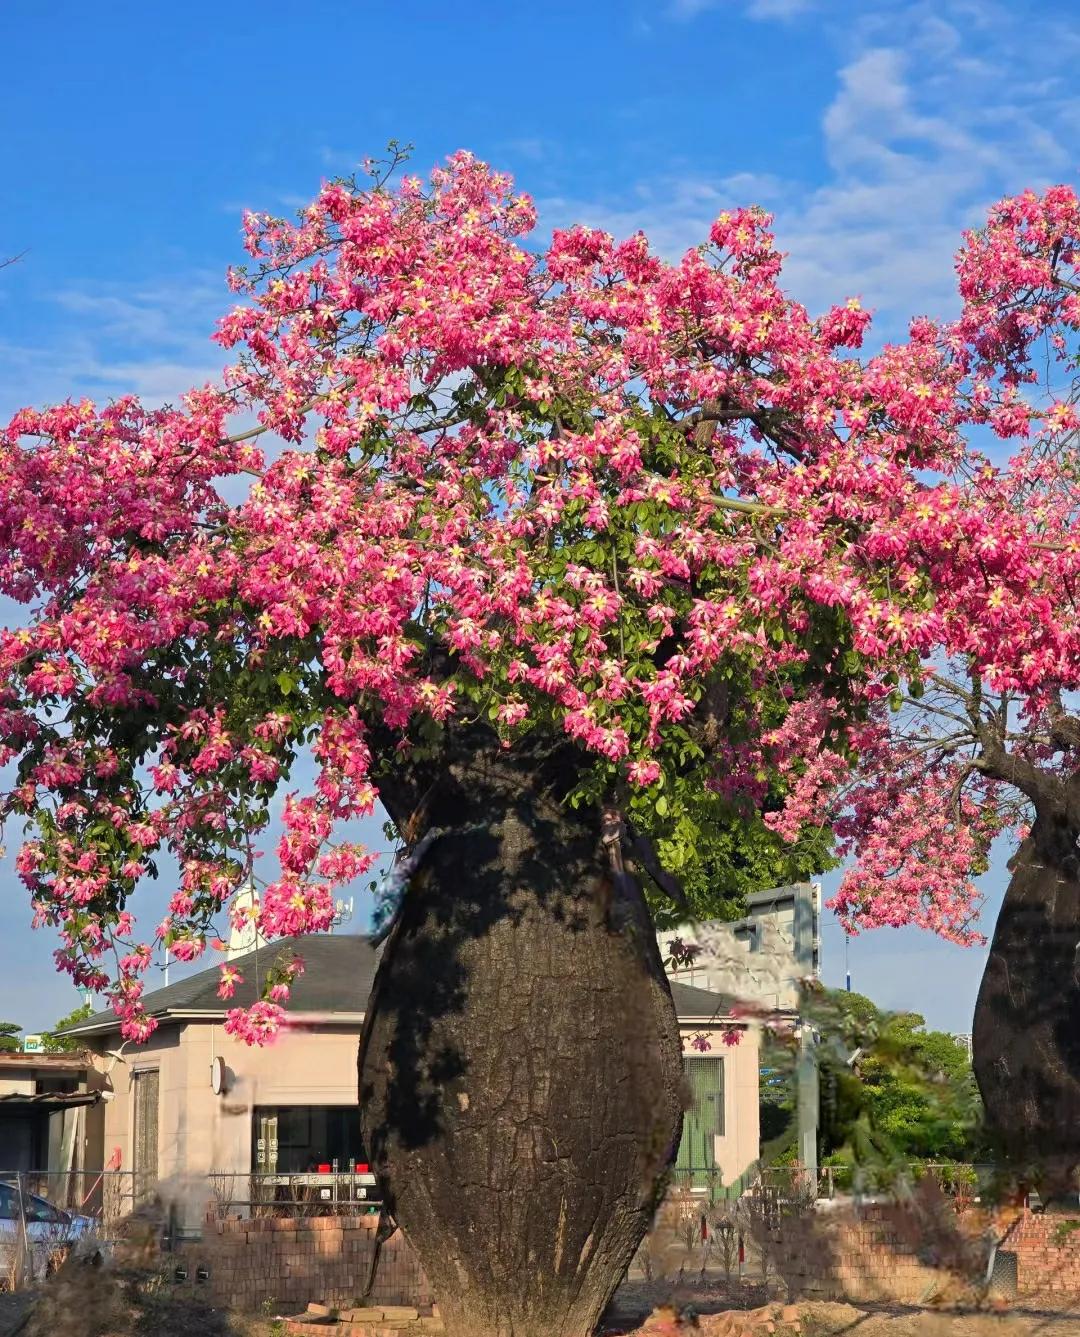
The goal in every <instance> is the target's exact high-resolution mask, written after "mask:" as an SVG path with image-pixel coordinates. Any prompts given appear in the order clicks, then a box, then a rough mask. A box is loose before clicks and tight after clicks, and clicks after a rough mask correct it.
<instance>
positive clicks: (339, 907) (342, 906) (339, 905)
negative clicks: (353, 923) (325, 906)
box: [330, 896, 353, 933]
mask: <svg viewBox="0 0 1080 1337" xmlns="http://www.w3.org/2000/svg"><path fill="white" fill-rule="evenodd" d="M352 917H353V898H352V897H351V896H350V897H349V899H348V900H347V901H343V900H340V899H339V900H336V901H335V902H334V917H333V919H332V920H331V921H330V932H331V933H333V931H334V929H336V928H340V927H341V925H342V924H347V923H348V922H349V920H350V919H352Z"/></svg>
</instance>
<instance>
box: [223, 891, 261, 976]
mask: <svg viewBox="0 0 1080 1337" xmlns="http://www.w3.org/2000/svg"><path fill="white" fill-rule="evenodd" d="M258 913H259V893H258V892H257V891H256V890H255V883H254V881H248V882H247V883H246V884H245V885H244V886H242V887H241V888H240V890H239V891H238V892H237V893H236V899H235V900H234V901H233V903H232V906H231V908H230V912H229V916H230V919H231V920H232V931H231V932H230V933H229V946H228V950H227V951H226V953H225V960H226V961H232V960H234V959H235V958H236V957H238V956H245V955H246V954H247V953H248V952H254V951H256V950H257V949H258V948H260V947H265V946H266V938H265V937H264V936H263V935H262V933H260V932H259V928H258V924H257V922H256V916H257V915H258ZM238 921H239V923H238Z"/></svg>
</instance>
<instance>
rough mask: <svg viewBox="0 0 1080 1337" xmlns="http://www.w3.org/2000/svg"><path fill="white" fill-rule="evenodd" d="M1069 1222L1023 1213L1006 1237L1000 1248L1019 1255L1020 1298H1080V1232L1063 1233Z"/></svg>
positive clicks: (1056, 1217)
mask: <svg viewBox="0 0 1080 1337" xmlns="http://www.w3.org/2000/svg"><path fill="white" fill-rule="evenodd" d="M1069 1220H1070V1218H1069V1217H1063V1216H1044V1215H1042V1214H1041V1213H1040V1214H1039V1215H1037V1216H1036V1215H1033V1214H1032V1213H1031V1212H1024V1213H1023V1214H1022V1215H1021V1216H1020V1218H1019V1220H1017V1221H1016V1223H1015V1224H1014V1225H1013V1227H1012V1229H1011V1230H1010V1231H1009V1232H1008V1234H1007V1235H1006V1236H1005V1239H1004V1240H1003V1241H1002V1244H1001V1247H1002V1248H1003V1249H1010V1250H1012V1251H1013V1252H1015V1254H1016V1280H1017V1288H1018V1289H1019V1291H1020V1292H1021V1294H1027V1295H1039V1294H1058V1295H1061V1294H1069V1295H1080V1230H1075V1231H1060V1228H1061V1225H1062V1223H1063V1222H1066V1221H1069ZM1059 1231H1060V1235H1059ZM1055 1236H1057V1238H1055Z"/></svg>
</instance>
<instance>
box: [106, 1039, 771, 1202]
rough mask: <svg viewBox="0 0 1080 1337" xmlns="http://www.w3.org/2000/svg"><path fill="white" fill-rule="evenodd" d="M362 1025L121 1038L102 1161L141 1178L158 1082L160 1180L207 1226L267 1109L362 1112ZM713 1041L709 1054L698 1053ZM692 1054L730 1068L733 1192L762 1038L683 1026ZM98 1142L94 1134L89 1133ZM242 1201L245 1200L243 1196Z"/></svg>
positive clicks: (240, 1171)
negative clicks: (265, 1038) (143, 1108)
mask: <svg viewBox="0 0 1080 1337" xmlns="http://www.w3.org/2000/svg"><path fill="white" fill-rule="evenodd" d="M359 1034H360V1026H359V1023H355V1024H350V1025H348V1026H340V1027H332V1026H329V1025H326V1024H324V1023H319V1024H312V1025H310V1026H304V1025H303V1024H302V1023H301V1024H297V1025H295V1026H293V1027H291V1028H290V1029H289V1031H288V1032H286V1033H285V1034H284V1035H283V1036H282V1037H280V1038H279V1039H278V1040H277V1042H276V1043H274V1044H272V1045H268V1046H266V1047H265V1048H261V1049H260V1048H250V1047H248V1046H247V1045H245V1044H243V1043H242V1042H240V1041H237V1040H234V1039H233V1038H231V1037H230V1036H228V1035H226V1034H225V1032H224V1029H223V1027H222V1025H221V1024H220V1022H210V1021H205V1022H204V1021H187V1022H181V1023H173V1024H165V1025H163V1026H161V1027H160V1029H159V1030H158V1031H156V1032H155V1033H154V1035H153V1036H151V1038H150V1039H149V1040H148V1041H147V1042H146V1043H145V1044H143V1045H139V1046H128V1047H127V1048H126V1049H125V1051H124V1060H123V1061H122V1062H114V1061H113V1060H112V1059H110V1058H109V1057H108V1056H107V1055H105V1054H104V1053H103V1052H102V1051H104V1050H105V1049H108V1048H112V1046H113V1042H114V1040H115V1037H110V1038H109V1039H108V1040H100V1039H99V1040H97V1041H96V1042H95V1048H96V1049H97V1050H98V1051H99V1052H98V1054H97V1055H96V1058H95V1064H96V1066H97V1068H98V1070H99V1071H100V1072H101V1073H105V1072H106V1071H108V1070H109V1068H110V1065H111V1072H110V1073H109V1077H108V1079H107V1080H106V1082H105V1084H106V1086H109V1085H110V1084H111V1088H112V1098H111V1099H110V1100H108V1101H107V1103H106V1104H104V1105H103V1106H100V1107H99V1109H100V1110H101V1111H102V1113H101V1116H100V1117H101V1119H102V1122H103V1125H104V1127H103V1134H104V1138H103V1143H104V1144H103V1147H102V1153H103V1159H104V1161H106V1162H107V1161H108V1160H109V1158H110V1157H111V1156H112V1155H113V1154H114V1153H115V1152H116V1151H119V1154H120V1164H121V1166H122V1168H124V1169H125V1170H130V1169H133V1168H134V1147H133V1144H132V1125H133V1122H134V1092H133V1083H132V1077H133V1075H134V1074H135V1073H137V1072H140V1071H143V1070H146V1069H153V1068H156V1069H157V1070H158V1073H159V1079H158V1080H159V1112H158V1114H159V1127H158V1176H159V1181H160V1184H161V1188H162V1190H163V1191H164V1193H165V1195H166V1196H167V1197H169V1198H171V1199H174V1200H176V1201H177V1202H178V1203H179V1204H181V1205H182V1207H183V1216H184V1219H185V1221H187V1222H189V1223H190V1224H195V1223H197V1222H198V1221H200V1220H201V1218H202V1213H203V1210H204V1208H205V1205H206V1201H207V1197H208V1181H207V1176H208V1175H210V1174H211V1173H212V1172H215V1171H216V1172H226V1173H232V1174H237V1175H246V1174H247V1173H248V1172H249V1171H250V1169H251V1163H252V1154H251V1153H252V1146H251V1139H252V1111H253V1109H254V1108H255V1107H256V1106H260V1105H353V1104H355V1102H356V1050H357V1042H358V1039H359ZM702 1034H704V1035H706V1036H707V1038H708V1039H709V1041H710V1049H709V1050H707V1051H705V1054H704V1055H702V1051H700V1050H699V1049H697V1048H695V1047H694V1046H693V1044H692V1040H693V1038H694V1037H695V1036H699V1035H702ZM683 1051H684V1053H685V1054H687V1055H696V1056H698V1057H701V1056H705V1057H711V1056H716V1057H719V1058H722V1059H723V1062H724V1129H725V1131H724V1135H723V1136H722V1137H718V1138H717V1139H716V1160H717V1165H718V1168H719V1169H720V1171H721V1174H722V1176H723V1179H724V1182H725V1183H732V1182H734V1180H736V1179H737V1178H738V1176H739V1175H741V1174H742V1173H743V1172H744V1171H746V1170H747V1169H748V1168H750V1167H751V1166H752V1165H753V1163H754V1162H755V1161H756V1160H757V1156H758V1143H759V1123H758V1035H757V1031H756V1029H755V1028H753V1027H744V1028H742V1039H741V1041H740V1043H739V1044H737V1045H731V1046H729V1045H725V1044H724V1042H723V1038H722V1032H720V1031H717V1030H709V1029H703V1028H701V1027H695V1026H693V1025H689V1024H684V1026H683ZM218 1057H220V1058H223V1059H224V1061H225V1065H226V1090H225V1091H224V1093H223V1094H221V1095H215V1094H214V1092H213V1090H212V1088H211V1082H210V1074H211V1064H212V1062H213V1060H214V1059H215V1058H218ZM88 1132H89V1129H88ZM236 1196H237V1197H243V1196H244V1195H243V1194H242V1193H238V1194H237V1195H236Z"/></svg>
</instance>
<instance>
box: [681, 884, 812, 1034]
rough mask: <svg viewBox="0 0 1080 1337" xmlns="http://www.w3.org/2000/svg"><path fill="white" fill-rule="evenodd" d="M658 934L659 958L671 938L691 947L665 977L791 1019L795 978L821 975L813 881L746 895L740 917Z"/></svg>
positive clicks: (797, 989)
mask: <svg viewBox="0 0 1080 1337" xmlns="http://www.w3.org/2000/svg"><path fill="white" fill-rule="evenodd" d="M659 938H660V950H661V952H662V954H663V955H664V957H665V958H667V957H670V955H671V944H672V942H673V940H675V939H679V940H681V941H682V942H683V943H684V944H686V945H689V946H692V947H695V948H697V953H696V955H695V956H694V957H693V959H692V960H691V961H689V962H688V963H685V964H677V965H672V966H671V967H670V968H669V971H668V974H669V975H670V977H671V979H672V981H673V982H679V983H682V984H688V985H690V986H691V987H693V988H698V989H706V990H709V991H710V992H713V993H718V994H721V995H722V996H724V997H726V998H731V999H738V1000H739V1001H741V1002H744V1003H749V1004H752V1005H754V1007H756V1008H758V1009H761V1010H763V1011H768V1012H772V1013H775V1014H778V1015H781V1016H784V1015H787V1016H794V1015H795V1014H796V1013H797V1012H798V1010H799V1005H800V990H801V987H802V985H803V983H804V982H805V981H806V980H811V979H819V978H820V974H821V885H820V883H817V882H794V883H791V884H789V885H788V886H784V887H774V888H772V889H771V890H769V891H758V892H753V893H751V895H749V896H748V897H747V898H746V914H745V916H744V917H743V918H742V919H736V920H733V921H725V920H719V919H714V920H706V921H704V922H701V923H697V924H687V925H685V926H683V927H681V928H677V929H668V930H666V931H665V932H663V933H661V934H660V935H659Z"/></svg>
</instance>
